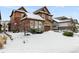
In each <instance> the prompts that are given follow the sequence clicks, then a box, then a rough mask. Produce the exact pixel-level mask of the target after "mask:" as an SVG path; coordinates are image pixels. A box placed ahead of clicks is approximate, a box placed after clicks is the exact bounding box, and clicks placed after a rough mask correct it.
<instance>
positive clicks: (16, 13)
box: [10, 7, 52, 31]
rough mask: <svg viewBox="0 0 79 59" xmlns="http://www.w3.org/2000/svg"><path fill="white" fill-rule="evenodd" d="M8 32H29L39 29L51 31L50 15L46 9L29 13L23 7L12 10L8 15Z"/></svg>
mask: <svg viewBox="0 0 79 59" xmlns="http://www.w3.org/2000/svg"><path fill="white" fill-rule="evenodd" d="M10 25H11V26H10V30H17V31H29V30H30V29H39V30H42V31H48V30H52V15H51V14H50V12H49V11H48V9H47V8H46V7H43V8H41V9H39V10H36V11H35V12H34V13H29V12H28V11H27V10H26V9H25V8H24V7H21V8H19V9H17V10H13V11H12V13H11V15H10Z"/></svg>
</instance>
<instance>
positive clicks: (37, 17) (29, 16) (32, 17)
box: [22, 12, 45, 20]
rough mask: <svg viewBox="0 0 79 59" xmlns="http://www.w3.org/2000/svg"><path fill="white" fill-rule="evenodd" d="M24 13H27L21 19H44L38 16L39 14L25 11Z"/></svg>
mask: <svg viewBox="0 0 79 59" xmlns="http://www.w3.org/2000/svg"><path fill="white" fill-rule="evenodd" d="M26 15H27V16H25V17H24V18H22V19H25V18H31V19H36V20H45V19H43V18H42V17H40V16H39V15H35V14H33V13H27V12H26Z"/></svg>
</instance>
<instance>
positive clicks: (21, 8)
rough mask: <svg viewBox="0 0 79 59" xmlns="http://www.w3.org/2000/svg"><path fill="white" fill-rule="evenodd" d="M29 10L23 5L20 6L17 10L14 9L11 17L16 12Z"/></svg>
mask: <svg viewBox="0 0 79 59" xmlns="http://www.w3.org/2000/svg"><path fill="white" fill-rule="evenodd" d="M16 11H17V12H23V13H24V12H27V11H26V9H25V8H24V7H23V6H22V7H20V8H18V9H17V10H12V12H11V15H10V17H11V16H12V15H13V13H14V12H16Z"/></svg>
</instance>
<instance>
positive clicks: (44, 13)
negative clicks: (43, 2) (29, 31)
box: [34, 6, 53, 31]
mask: <svg viewBox="0 0 79 59" xmlns="http://www.w3.org/2000/svg"><path fill="white" fill-rule="evenodd" d="M34 14H37V15H39V16H41V17H42V18H43V19H45V21H44V31H49V30H52V25H53V23H52V22H53V20H52V16H53V15H51V13H50V12H49V10H48V9H47V7H46V6H45V7H42V8H40V9H38V10H36V11H35V12H34Z"/></svg>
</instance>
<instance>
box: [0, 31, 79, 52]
mask: <svg viewBox="0 0 79 59" xmlns="http://www.w3.org/2000/svg"><path fill="white" fill-rule="evenodd" d="M9 34H11V35H12V37H13V41H11V40H9V39H8V41H7V44H6V45H5V48H4V49H1V50H0V52H2V53H5V52H23V53H24V52H45V53H52V52H54V53H55V52H62V53H67V52H79V36H77V35H75V36H74V37H65V36H63V35H62V33H57V32H53V31H49V32H45V33H43V34H33V35H31V36H24V33H9ZM24 42H25V43H24Z"/></svg>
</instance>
